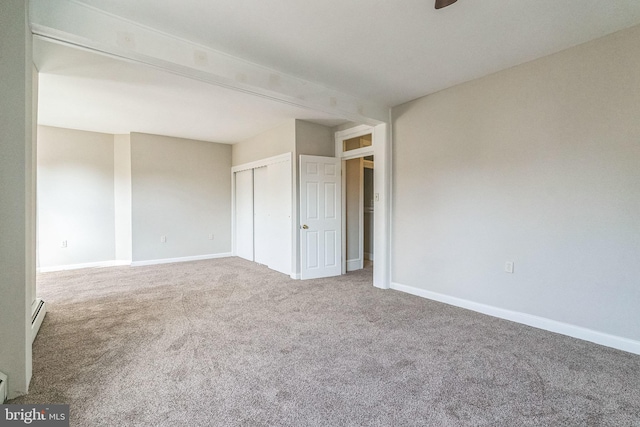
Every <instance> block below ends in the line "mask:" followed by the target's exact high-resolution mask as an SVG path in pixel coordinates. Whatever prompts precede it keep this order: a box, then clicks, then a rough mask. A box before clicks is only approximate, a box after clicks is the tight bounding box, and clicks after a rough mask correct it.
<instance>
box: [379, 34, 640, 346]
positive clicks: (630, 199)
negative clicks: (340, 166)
mask: <svg viewBox="0 0 640 427" xmlns="http://www.w3.org/2000/svg"><path fill="white" fill-rule="evenodd" d="M638 70H640V26H637V27H634V28H631V29H629V30H625V31H622V32H620V33H617V34H614V35H611V36H608V37H606V38H603V39H600V40H596V41H593V42H590V43H587V44H584V45H581V46H578V47H575V48H572V49H569V50H566V51H564V52H560V53H558V54H555V55H552V56H549V57H546V58H543V59H540V60H537V61H534V62H530V63H527V64H524V65H521V66H518V67H515V68H512V69H509V70H505V71H502V72H499V73H497V74H493V75H491V76H488V77H485V78H482V79H479V80H475V81H472V82H469V83H466V84H462V85H459V86H456V87H453V88H450V89H447V90H444V91H442V92H439V93H436V94H433V95H430V96H427V97H425V98H421V99H418V100H415V101H413V102H410V103H407V104H404V105H401V106H399V107H396V108H394V109H393V129H394V151H393V159H394V164H393V170H394V175H393V249H392V250H393V257H392V264H393V270H392V271H393V278H392V280H393V281H394V282H396V283H399V284H402V285H407V286H411V287H413V288H416V289H422V290H428V291H432V292H436V293H439V294H444V295H447V296H452V297H457V298H462V299H466V300H470V301H473V302H478V303H482V304H487V305H490V306H494V307H498V308H503V309H508V310H513V311H516V312H520V313H527V314H531V315H535V316H541V317H543V318H547V319H552V320H554V321H559V322H564V323H567V324H571V325H577V326H580V327H583V328H587V329H590V330H594V331H599V332H602V333H605V334H612V335H615V336H618V337H625V338H628V339H631V340H640V328H639V327H638V325H639V323H638V321H639V317H638V313H639V311H638V307H640V292H638V289H639V288H638V285H639V278H640V259H639V258H638V254H640V215H639V212H640V120H639V119H638V118H640V73H639V72H638ZM505 261H514V262H515V272H514V274H507V273H505V272H504V271H503V267H504V264H505Z"/></svg>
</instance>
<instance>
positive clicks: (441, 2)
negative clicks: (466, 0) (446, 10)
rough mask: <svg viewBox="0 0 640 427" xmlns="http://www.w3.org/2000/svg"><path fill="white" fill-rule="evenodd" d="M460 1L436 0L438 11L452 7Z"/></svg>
mask: <svg viewBox="0 0 640 427" xmlns="http://www.w3.org/2000/svg"><path fill="white" fill-rule="evenodd" d="M457 1H458V0H436V9H442V8H443V7H447V6H451V5H452V4H454V3H455V2H457Z"/></svg>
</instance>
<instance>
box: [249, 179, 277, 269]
mask: <svg viewBox="0 0 640 427" xmlns="http://www.w3.org/2000/svg"><path fill="white" fill-rule="evenodd" d="M268 167H271V166H268ZM268 167H267V166H263V167H261V168H255V169H254V170H253V244H254V247H253V253H254V261H255V262H257V263H260V264H264V265H267V266H268V265H269V264H270V263H271V256H270V255H271V253H272V252H273V250H272V248H271V247H270V246H271V244H272V242H273V237H272V235H271V234H272V231H273V230H272V228H271V227H270V224H269V223H270V218H269V217H270V215H269V214H270V212H269V211H270V200H269V199H270V198H271V195H272V193H273V191H272V188H271V187H272V186H271V185H270V183H269V173H268Z"/></svg>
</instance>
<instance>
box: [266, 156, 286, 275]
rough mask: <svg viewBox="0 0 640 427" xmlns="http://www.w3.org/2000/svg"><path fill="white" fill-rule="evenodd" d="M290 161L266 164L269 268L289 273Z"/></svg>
mask: <svg viewBox="0 0 640 427" xmlns="http://www.w3.org/2000/svg"><path fill="white" fill-rule="evenodd" d="M291 174H292V171H291V161H289V160H287V161H286V162H280V163H274V164H271V165H269V166H268V175H269V227H270V229H271V243H270V246H269V247H270V251H271V255H270V257H271V259H270V260H269V264H268V266H269V268H271V269H273V270H276V271H279V272H280V273H284V274H291V235H292V234H291V227H292V224H291V194H292V193H291V188H292V186H291Z"/></svg>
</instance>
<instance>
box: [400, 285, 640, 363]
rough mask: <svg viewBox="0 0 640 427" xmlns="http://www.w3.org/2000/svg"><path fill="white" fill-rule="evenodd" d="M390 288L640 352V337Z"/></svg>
mask: <svg viewBox="0 0 640 427" xmlns="http://www.w3.org/2000/svg"><path fill="white" fill-rule="evenodd" d="M391 289H395V290H397V291H401V292H406V293H408V294H412V295H416V296H419V297H423V298H427V299H430V300H434V301H439V302H443V303H445V304H449V305H454V306H456V307H461V308H466V309H468V310H472V311H476V312H478V313H482V314H488V315H489V316H494V317H499V318H501V319H506V320H510V321H512V322H517V323H522V324H524V325H528V326H533V327H534V328H539V329H544V330H546V331H550V332H555V333H558V334H562V335H568V336H570V337H573V338H578V339H581V340H585V341H590V342H593V343H596V344H600V345H604V346H607V347H612V348H616V349H618V350H623V351H627V352H629V353H634V354H640V341H635V340H632V339H629V338H624V337H619V336H616V335H610V334H606V333H603V332H598V331H594V330H592V329H587V328H583V327H581V326H576V325H571V324H569V323H563V322H558V321H556V320H551V319H547V318H545V317H539V316H534V315H532V314H526V313H521V312H518V311H511V310H507V309H504V308H499V307H494V306H491V305H486V304H481V303H477V302H473V301H469V300H466V299H462V298H457V297H452V296H450V295H445V294H440V293H437V292H431V291H427V290H424V289H420V288H415V287H413V286H407V285H401V284H399V283H391Z"/></svg>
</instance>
